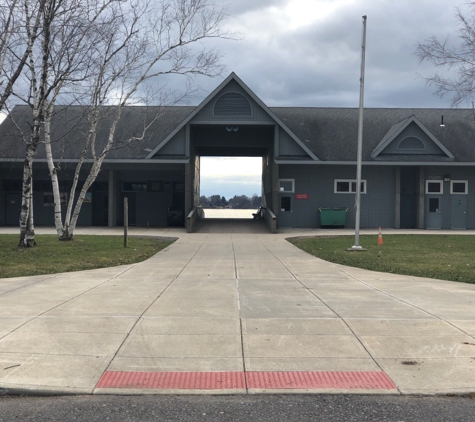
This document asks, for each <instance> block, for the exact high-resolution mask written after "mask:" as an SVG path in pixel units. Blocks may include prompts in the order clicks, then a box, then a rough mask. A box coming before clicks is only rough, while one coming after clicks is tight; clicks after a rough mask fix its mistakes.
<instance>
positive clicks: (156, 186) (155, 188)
mask: <svg viewBox="0 0 475 422" xmlns="http://www.w3.org/2000/svg"><path fill="white" fill-rule="evenodd" d="M148 184H149V191H150V192H163V182H160V181H158V180H154V181H152V182H148Z"/></svg>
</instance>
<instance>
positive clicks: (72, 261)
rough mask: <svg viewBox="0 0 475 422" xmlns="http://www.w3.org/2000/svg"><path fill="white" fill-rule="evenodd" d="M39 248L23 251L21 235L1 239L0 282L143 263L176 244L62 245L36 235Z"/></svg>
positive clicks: (92, 241) (94, 239) (133, 240)
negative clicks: (0, 280)
mask: <svg viewBox="0 0 475 422" xmlns="http://www.w3.org/2000/svg"><path fill="white" fill-rule="evenodd" d="M35 239H36V243H37V246H36V247H34V248H19V247H18V246H17V245H18V235H13V234H12V235H9V234H2V235H0V278H5V277H21V276H29V275H39V274H52V273H60V272H69V271H80V270H89V269H93V268H104V267H113V266H116V265H123V264H132V263H135V262H140V261H143V260H145V259H147V258H149V257H151V256H152V255H154V254H156V253H157V252H158V251H160V250H162V249H163V248H165V247H167V246H168V245H170V244H171V243H173V241H174V240H173V239H170V238H168V239H166V238H162V239H160V238H151V237H146V238H138V237H132V236H130V237H129V239H128V248H124V239H123V237H122V236H74V240H73V241H71V242H60V241H58V238H57V237H56V236H55V235H36V236H35Z"/></svg>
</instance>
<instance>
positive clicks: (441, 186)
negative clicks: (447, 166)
mask: <svg viewBox="0 0 475 422" xmlns="http://www.w3.org/2000/svg"><path fill="white" fill-rule="evenodd" d="M429 183H437V184H439V186H440V191H439V192H429ZM443 194H444V181H443V180H426V195H443Z"/></svg>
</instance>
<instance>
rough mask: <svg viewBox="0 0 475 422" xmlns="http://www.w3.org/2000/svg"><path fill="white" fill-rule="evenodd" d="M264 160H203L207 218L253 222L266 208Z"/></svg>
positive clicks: (202, 202) (202, 185)
mask: <svg viewBox="0 0 475 422" xmlns="http://www.w3.org/2000/svg"><path fill="white" fill-rule="evenodd" d="M261 195H262V157H229V156H227V157H210V156H201V157H200V205H201V206H202V207H203V208H204V210H205V218H219V219H229V218H234V219H236V218H239V219H243V218H244V219H246V218H249V219H252V218H253V215H252V214H253V213H255V212H256V210H257V209H258V208H259V207H260V206H261V205H262V196H261Z"/></svg>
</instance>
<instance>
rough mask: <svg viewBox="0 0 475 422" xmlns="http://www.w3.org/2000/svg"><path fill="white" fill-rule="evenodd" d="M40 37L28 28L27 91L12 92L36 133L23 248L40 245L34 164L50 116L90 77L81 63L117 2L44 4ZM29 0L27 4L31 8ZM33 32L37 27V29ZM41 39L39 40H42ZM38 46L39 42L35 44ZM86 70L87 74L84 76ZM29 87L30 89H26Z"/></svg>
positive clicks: (27, 177)
mask: <svg viewBox="0 0 475 422" xmlns="http://www.w3.org/2000/svg"><path fill="white" fill-rule="evenodd" d="M42 1H44V3H43V7H42V9H40V10H39V13H40V19H39V29H38V34H37V35H36V34H34V33H33V32H32V27H31V26H30V25H26V27H25V31H26V42H27V61H26V65H25V66H26V71H25V74H24V79H25V81H24V84H23V85H24V87H23V88H24V89H23V91H22V90H21V89H20V88H18V90H17V91H15V90H14V91H13V94H14V95H16V96H17V97H18V98H20V99H22V100H23V101H24V102H26V103H27V104H28V105H29V106H30V108H31V110H32V122H31V134H30V136H29V139H28V140H27V142H26V158H25V161H24V166H23V180H22V206H21V211H20V241H19V246H24V247H30V246H34V245H35V231H34V223H33V200H32V198H33V161H34V158H35V155H36V151H37V149H38V145H39V144H40V142H41V136H42V132H43V125H44V124H45V118H46V117H47V115H50V114H51V112H52V109H53V105H54V102H55V101H56V99H57V98H58V96H59V94H60V93H61V90H62V89H63V88H64V87H65V86H67V85H68V84H70V83H73V82H75V81H77V80H80V79H85V78H87V71H88V68H87V63H88V62H87V60H86V67H84V66H83V65H82V63H83V62H84V61H83V58H84V57H86V56H87V51H88V50H89V49H90V45H91V41H93V38H94V37H93V36H94V34H95V32H96V30H97V25H99V24H100V22H99V19H100V18H101V17H102V16H103V15H104V14H106V13H107V12H108V7H109V6H110V5H111V4H114V3H117V2H118V0H86V1H85V0H42ZM29 2H30V0H23V4H24V5H25V10H26V6H27V5H28V4H29ZM33 29H34V28H33ZM37 39H38V41H37ZM35 43H36V44H35ZM84 72H86V74H84ZM25 85H26V86H25Z"/></svg>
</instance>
